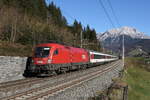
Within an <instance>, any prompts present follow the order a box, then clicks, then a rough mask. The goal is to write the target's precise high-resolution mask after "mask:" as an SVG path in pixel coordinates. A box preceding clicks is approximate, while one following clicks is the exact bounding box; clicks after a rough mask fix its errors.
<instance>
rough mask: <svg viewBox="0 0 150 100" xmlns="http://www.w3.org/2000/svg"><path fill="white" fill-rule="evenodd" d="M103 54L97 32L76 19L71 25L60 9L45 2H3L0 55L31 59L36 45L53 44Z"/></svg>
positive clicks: (0, 16) (0, 8) (1, 4)
mask: <svg viewBox="0 0 150 100" xmlns="http://www.w3.org/2000/svg"><path fill="white" fill-rule="evenodd" d="M81 32H82V40H83V42H82V44H83V46H82V47H83V48H85V49H90V50H95V51H101V46H100V42H99V41H98V40H97V37H96V31H95V29H92V28H91V27H90V26H89V25H87V26H86V27H84V26H83V25H82V23H81V22H79V21H77V20H76V19H75V20H74V23H72V25H68V22H67V19H66V18H65V17H64V16H63V15H62V12H61V9H60V8H59V7H57V6H56V5H55V4H54V3H53V2H51V3H50V4H49V5H48V4H46V2H45V0H0V55H11V56H12V55H18V56H29V55H31V53H30V52H31V50H32V48H33V47H34V46H36V44H39V43H47V42H51V41H55V42H59V43H63V44H65V45H69V46H75V47H80V45H81Z"/></svg>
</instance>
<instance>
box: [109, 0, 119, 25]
mask: <svg viewBox="0 0 150 100" xmlns="http://www.w3.org/2000/svg"><path fill="white" fill-rule="evenodd" d="M107 2H108V4H109V6H110V8H111V11H112V14H113V16H114V18H115V20H116V23H117V24H118V26H119V27H121V24H120V23H119V20H118V17H117V16H116V13H115V11H114V8H113V6H112V4H111V2H110V0H107Z"/></svg>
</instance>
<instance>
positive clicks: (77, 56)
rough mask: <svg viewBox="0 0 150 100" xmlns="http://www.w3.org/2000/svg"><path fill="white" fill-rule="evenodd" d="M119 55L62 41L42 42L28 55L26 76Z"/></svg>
mask: <svg viewBox="0 0 150 100" xmlns="http://www.w3.org/2000/svg"><path fill="white" fill-rule="evenodd" d="M117 59H118V57H117V56H113V55H109V54H104V53H100V52H96V51H91V50H86V49H83V48H77V47H73V46H67V45H63V44H60V43H42V44H39V45H37V46H36V47H35V49H34V51H33V56H32V57H28V59H27V63H26V68H25V71H24V74H23V75H24V76H25V77H28V76H49V75H54V74H59V73H66V72H67V71H71V70H78V69H86V68H89V67H94V66H97V65H100V64H103V63H108V62H112V61H115V60H117Z"/></svg>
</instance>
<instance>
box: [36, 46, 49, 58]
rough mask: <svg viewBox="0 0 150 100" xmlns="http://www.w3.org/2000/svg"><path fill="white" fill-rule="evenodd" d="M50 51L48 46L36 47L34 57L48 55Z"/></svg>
mask: <svg viewBox="0 0 150 100" xmlns="http://www.w3.org/2000/svg"><path fill="white" fill-rule="evenodd" d="M49 52H50V47H36V48H35V54H34V55H35V57H48V56H49Z"/></svg>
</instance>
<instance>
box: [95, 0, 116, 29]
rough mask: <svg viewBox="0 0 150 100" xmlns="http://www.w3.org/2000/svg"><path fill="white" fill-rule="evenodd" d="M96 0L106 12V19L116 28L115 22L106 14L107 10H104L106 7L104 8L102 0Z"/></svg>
mask: <svg viewBox="0 0 150 100" xmlns="http://www.w3.org/2000/svg"><path fill="white" fill-rule="evenodd" d="M98 2H99V3H100V5H101V6H102V8H103V10H104V12H105V14H106V16H107V18H108V20H109V21H110V23H111V25H112V26H113V27H114V28H116V27H115V24H114V23H113V21H112V19H111V17H110V16H109V14H108V12H107V10H106V8H105V6H104V4H103V2H102V0H98Z"/></svg>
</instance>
